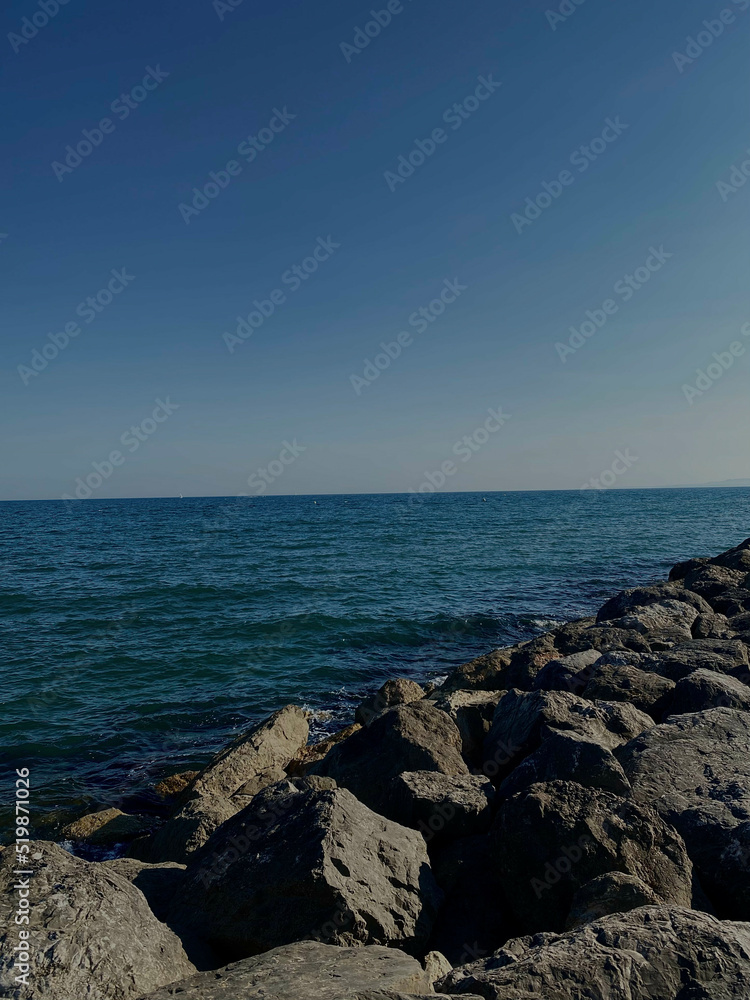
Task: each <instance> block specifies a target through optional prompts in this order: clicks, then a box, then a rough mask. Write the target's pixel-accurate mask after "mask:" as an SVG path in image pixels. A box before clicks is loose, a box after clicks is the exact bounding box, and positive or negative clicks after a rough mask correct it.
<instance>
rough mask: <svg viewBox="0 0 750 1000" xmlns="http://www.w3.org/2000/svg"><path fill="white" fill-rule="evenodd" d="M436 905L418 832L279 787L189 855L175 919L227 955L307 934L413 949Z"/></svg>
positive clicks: (331, 794)
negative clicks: (190, 859) (189, 859)
mask: <svg viewBox="0 0 750 1000" xmlns="http://www.w3.org/2000/svg"><path fill="white" fill-rule="evenodd" d="M376 724H377V723H376ZM369 731H370V730H363V732H369ZM440 901H441V893H440V891H439V889H438V888H437V885H436V883H435V880H434V878H433V876H432V872H431V870H430V864H429V860H428V857H427V849H426V846H425V843H424V840H423V838H422V836H421V835H420V834H419V833H417V832H416V831H414V830H408V829H406V828H405V827H402V826H399V825H398V824H396V823H392V822H391V821H390V820H387V819H384V818H383V817H382V816H379V815H377V814H376V813H374V812H372V811H371V810H370V809H368V808H367V807H366V806H364V805H363V804H362V803H361V802H358V801H357V799H355V798H354V796H353V795H352V794H351V793H350V792H348V791H346V790H344V789H337V790H335V791H298V790H297V789H296V788H295V787H294V786H293V785H291V783H286V784H284V783H282V784H281V785H275V786H273V787H272V788H268V789H265V790H264V791H262V792H260V793H259V794H258V795H256V796H255V798H254V799H253V800H252V801H251V803H250V805H249V806H247V807H246V808H245V809H243V810H242V812H241V813H239V814H238V815H236V816H234V817H233V818H232V819H231V820H229V821H228V822H227V823H225V824H224V825H223V826H222V827H221V828H220V829H219V830H217V831H216V833H215V834H214V835H213V836H212V837H211V839H210V840H209V842H208V843H207V844H206V845H205V847H203V848H202V849H201V850H200V851H199V852H197V853H196V855H195V856H194V857H193V859H192V861H191V862H190V864H189V865H188V869H187V871H186V873H185V881H184V884H183V888H182V890H181V892H180V895H179V898H178V899H176V900H175V905H174V908H173V912H172V919H173V920H174V921H175V923H178V924H180V925H183V926H185V927H188V928H192V929H194V930H195V931H196V932H198V933H202V934H203V936H204V937H205V939H206V940H207V941H208V943H209V944H210V945H212V946H213V947H215V948H216V949H217V951H219V952H220V953H221V954H222V955H224V956H225V958H227V959H235V958H243V957H246V956H248V955H252V954H256V953H258V952H262V951H266V950H268V949H269V948H275V947H278V946H280V945H283V944H289V943H291V942H292V941H297V940H300V939H302V938H311V937H314V938H317V939H319V940H322V941H325V942H328V943H332V944H341V945H354V944H384V945H398V946H399V947H402V948H404V949H405V950H407V951H410V950H411V951H419V950H420V949H421V948H422V947H423V945H424V944H425V943H426V941H427V937H428V936H429V933H430V930H431V928H432V924H433V922H434V919H435V915H436V913H437V909H438V906H439V904H440Z"/></svg>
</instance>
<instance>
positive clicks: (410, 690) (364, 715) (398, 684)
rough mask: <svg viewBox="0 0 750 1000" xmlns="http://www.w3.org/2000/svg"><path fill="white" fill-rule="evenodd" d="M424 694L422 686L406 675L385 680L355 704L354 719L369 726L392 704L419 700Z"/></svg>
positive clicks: (405, 703)
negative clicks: (372, 692)
mask: <svg viewBox="0 0 750 1000" xmlns="http://www.w3.org/2000/svg"><path fill="white" fill-rule="evenodd" d="M424 694H425V693H424V688H422V687H420V685H419V684H417V683H416V681H410V680H409V679H408V678H406V677H398V678H396V679H395V680H392V681H386V682H385V684H383V686H382V687H381V688H380V689H379V690H378V691H376V692H375V694H373V695H371V696H370V697H369V698H365V700H364V701H363V702H361V703H360V704H359V705H358V706H357V710H356V712H355V713H354V720H355V722H359V723H361V724H362V725H363V726H369V725H370V723H371V722H372V721H373V719H377V718H378V716H379V715H382V714H383V712H387V711H388V709H389V708H393V706H394V705H408V704H410V703H411V702H413V701H420V700H421V699H422V698H424Z"/></svg>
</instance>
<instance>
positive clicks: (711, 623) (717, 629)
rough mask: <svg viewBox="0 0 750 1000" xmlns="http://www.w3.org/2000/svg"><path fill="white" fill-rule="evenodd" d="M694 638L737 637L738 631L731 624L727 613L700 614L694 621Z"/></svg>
mask: <svg viewBox="0 0 750 1000" xmlns="http://www.w3.org/2000/svg"><path fill="white" fill-rule="evenodd" d="M693 638H694V639H736V638H737V633H736V632H735V631H734V629H733V628H732V627H731V626H730V624H729V619H728V618H727V616H726V615H720V614H717V613H716V612H715V611H712V612H711V614H710V615H709V614H705V615H698V617H697V618H696V619H695V621H694V622H693Z"/></svg>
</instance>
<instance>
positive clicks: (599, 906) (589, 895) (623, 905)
mask: <svg viewBox="0 0 750 1000" xmlns="http://www.w3.org/2000/svg"><path fill="white" fill-rule="evenodd" d="M663 902H664V900H663V899H659V897H658V896H657V894H656V893H655V892H654V890H653V889H652V888H651V886H649V885H646V883H645V882H643V881H641V879H639V878H638V877H637V876H635V875H625V874H624V872H607V874H606V875H599V877H598V878H595V879H592V880H591V881H590V882H587V883H586V885H582V886H581V888H580V889H578V891H577V892H576V893H575V895H574V896H573V902H572V904H571V907H570V913H569V914H568V919H567V920H566V921H565V928H566V930H570V929H571V928H573V927H580V926H581V924H590V923H591V921H592V920H601V918H602V917H606V916H607V914H608V913H627V911H628V910H636V909H637V908H638V907H639V906H658V905H660V904H662V903H663Z"/></svg>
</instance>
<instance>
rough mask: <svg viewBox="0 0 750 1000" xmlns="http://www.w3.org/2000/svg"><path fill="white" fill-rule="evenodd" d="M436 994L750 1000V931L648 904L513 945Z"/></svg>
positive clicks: (538, 999) (503, 998)
mask: <svg viewBox="0 0 750 1000" xmlns="http://www.w3.org/2000/svg"><path fill="white" fill-rule="evenodd" d="M438 988H439V989H443V990H446V991H448V992H450V993H452V994H456V993H458V994H465V993H478V994H479V995H480V996H482V997H483V998H484V1000H542V998H543V1000H584V998H586V1000H742V998H744V997H747V996H748V995H750V925H748V924H739V923H729V922H723V921H720V920H717V919H716V918H715V917H711V916H709V915H708V914H706V913H700V912H697V911H695V910H689V909H684V908H682V907H676V906H644V907H640V908H638V909H637V910H631V911H630V912H629V913H613V914H611V915H609V916H606V917H602V919H601V920H596V921H594V922H593V923H590V924H586V925H584V926H583V927H579V928H577V929H576V930H572V931H568V932H567V933H565V934H560V935H551V934H540V935H537V936H535V937H534V938H532V939H520V940H518V941H510V942H508V944H507V945H506V946H505V948H503V949H502V950H501V951H499V952H496V953H495V954H494V955H493V956H491V957H489V958H487V959H482V960H481V961H479V962H475V963H473V964H472V965H469V966H465V967H464V968H461V969H454V970H453V972H451V973H450V974H449V975H448V976H447V977H446V978H445V979H443V980H441V981H440V982H439V983H438Z"/></svg>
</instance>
